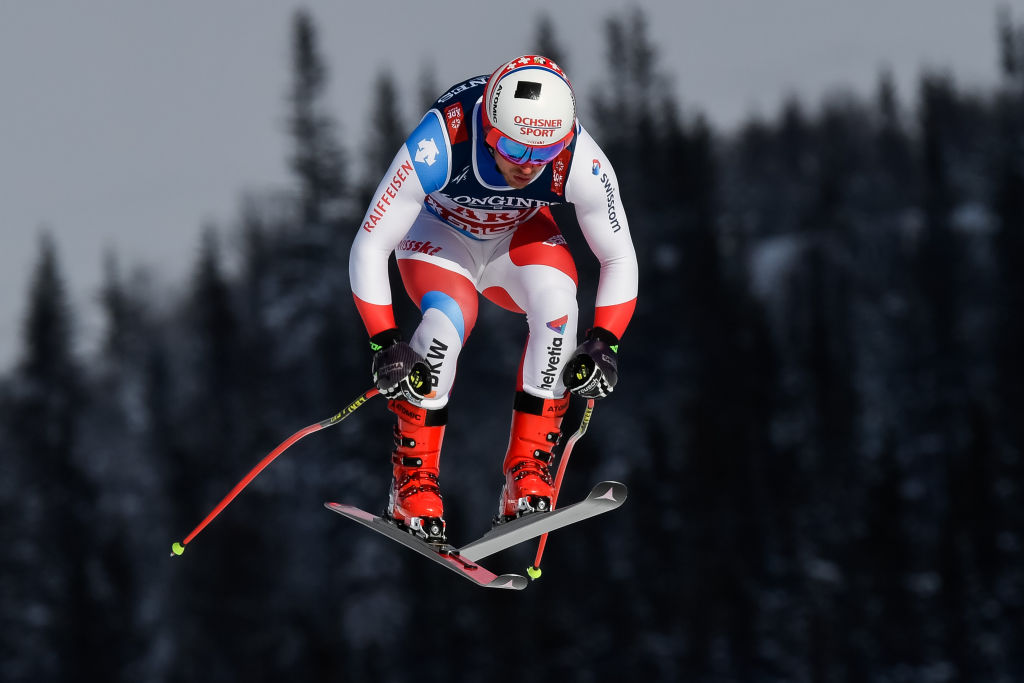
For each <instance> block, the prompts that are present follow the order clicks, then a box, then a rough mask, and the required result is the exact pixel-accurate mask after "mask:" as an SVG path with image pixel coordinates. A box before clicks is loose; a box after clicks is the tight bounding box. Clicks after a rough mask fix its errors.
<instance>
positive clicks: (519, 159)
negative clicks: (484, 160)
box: [494, 137, 565, 164]
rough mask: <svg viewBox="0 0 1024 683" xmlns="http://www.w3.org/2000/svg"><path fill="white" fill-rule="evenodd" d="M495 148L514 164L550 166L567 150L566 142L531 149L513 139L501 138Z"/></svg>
mask: <svg viewBox="0 0 1024 683" xmlns="http://www.w3.org/2000/svg"><path fill="white" fill-rule="evenodd" d="M494 147H495V149H497V150H498V153H499V154H501V156H503V157H505V158H506V159H508V160H509V161H511V162H512V163H514V164H550V163H551V162H552V161H554V159H555V157H557V156H558V155H559V154H560V153H561V152H562V150H563V149H565V141H562V142H558V143H555V144H553V145H549V146H547V147H530V146H529V145H524V144H523V143H521V142H516V141H515V140H513V139H511V138H506V137H500V138H498V140H497V142H496V144H495V145H494Z"/></svg>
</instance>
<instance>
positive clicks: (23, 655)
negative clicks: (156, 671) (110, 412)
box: [4, 233, 111, 680]
mask: <svg viewBox="0 0 1024 683" xmlns="http://www.w3.org/2000/svg"><path fill="white" fill-rule="evenodd" d="M73 335H74V332H73V321H72V314H71V310H70V305H69V302H68V298H67V294H66V289H65V285H64V279H63V275H62V274H61V270H60V265H59V262H58V258H57V249H56V245H55V243H54V241H53V238H52V236H51V235H50V234H49V233H44V234H43V235H42V237H41V239H40V254H39V260H38V262H37V265H36V267H35V271H34V273H33V276H32V283H31V287H30V290H29V300H28V307H27V314H26V317H25V323H24V328H23V331H22V354H21V360H20V362H19V364H18V367H17V370H16V372H15V376H14V378H13V386H14V391H13V395H12V397H11V400H10V403H9V405H7V406H5V408H6V409H5V411H4V417H5V419H6V420H8V423H7V432H8V434H10V436H11V440H10V443H9V449H10V450H9V451H8V453H9V456H7V457H10V458H11V459H12V460H11V462H10V467H11V474H12V475H13V476H15V477H17V478H18V482H17V489H16V493H17V496H18V497H17V499H16V506H17V508H16V509H17V511H18V514H16V515H13V516H10V517H8V516H5V521H4V525H5V526H6V525H8V524H10V525H11V527H12V529H16V531H15V534H16V539H17V542H16V544H15V546H14V547H15V548H17V556H18V557H20V558H21V561H22V562H25V563H26V564H24V565H22V566H20V567H15V568H14V576H13V577H4V578H5V579H9V580H10V581H11V583H8V581H6V580H5V581H4V584H5V590H11V591H12V592H13V593H14V594H15V595H16V596H17V599H16V601H15V604H16V607H15V609H14V611H13V612H11V613H10V614H11V616H12V618H13V619H14V620H15V621H16V623H15V624H12V625H9V626H5V630H6V632H7V633H9V634H17V637H18V645H17V652H16V654H15V659H14V660H13V662H12V663H11V664H9V665H5V666H8V667H9V668H10V669H12V670H13V671H15V673H16V675H15V677H14V678H13V679H12V680H19V679H20V680H44V679H45V680H67V679H70V678H73V677H74V676H75V675H76V674H77V673H79V672H81V671H83V670H87V669H88V670H91V671H96V670H97V669H99V670H100V671H102V674H101V675H102V676H103V677H104V678H109V675H110V674H111V671H110V670H109V669H108V668H107V666H108V665H109V661H108V660H106V658H105V657H100V658H96V651H97V650H98V649H100V647H101V645H100V643H98V642H97V640H96V634H97V633H98V632H99V630H98V629H95V628H93V624H94V623H95V622H97V621H99V620H101V618H102V617H101V615H100V614H98V613H97V611H96V609H95V600H94V599H93V596H92V595H91V594H90V582H89V580H88V579H87V574H88V573H89V572H90V571H91V569H92V566H93V554H92V552H91V549H90V545H89V540H90V537H91V533H90V529H89V524H90V523H91V521H92V520H94V519H95V500H96V493H95V487H94V484H93V482H92V481H91V480H90V478H89V476H88V473H87V472H86V471H85V469H84V468H83V466H82V464H81V463H80V461H79V456H80V454H79V452H78V431H79V429H78V415H79V413H80V412H81V411H82V410H83V408H84V407H85V406H84V400H85V393H84V380H83V377H82V374H81V370H80V369H79V366H78V362H77V360H76V358H75V353H74V336H73ZM5 459H6V458H5ZM8 502H9V501H8ZM5 507H7V506H6V505H5ZM5 614H8V613H7V612H6V608H5ZM93 660H95V664H94V663H93Z"/></svg>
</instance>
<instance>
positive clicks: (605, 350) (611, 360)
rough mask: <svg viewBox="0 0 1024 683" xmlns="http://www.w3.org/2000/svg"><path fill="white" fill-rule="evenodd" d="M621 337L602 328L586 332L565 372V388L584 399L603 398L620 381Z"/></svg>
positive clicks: (563, 377) (563, 376) (563, 374)
mask: <svg viewBox="0 0 1024 683" xmlns="http://www.w3.org/2000/svg"><path fill="white" fill-rule="evenodd" d="M618 351H619V339H618V337H616V336H615V335H614V334H612V333H611V332H609V331H608V330H606V329H604V328H603V327H595V328H594V329H592V330H589V331H587V336H586V337H585V338H584V340H583V343H582V344H580V345H579V346H578V347H576V350H575V351H573V354H572V356H571V357H570V358H569V361H568V362H567V363H566V364H565V370H564V371H563V372H562V382H564V383H565V387H566V388H567V389H568V390H569V391H571V392H572V393H574V394H576V395H577V396H582V397H583V398H604V397H605V396H607V395H608V394H610V393H612V390H613V389H614V388H615V383H616V382H618V381H619V353H618Z"/></svg>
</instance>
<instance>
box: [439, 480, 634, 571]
mask: <svg viewBox="0 0 1024 683" xmlns="http://www.w3.org/2000/svg"><path fill="white" fill-rule="evenodd" d="M627 495H628V491H627V489H626V485H625V484H620V483H619V482H617V481H602V482H601V483H599V484H597V485H596V486H594V488H593V489H591V491H590V493H589V494H588V495H587V497H586V498H584V499H583V500H581V501H579V502H578V503H573V504H572V505H567V506H565V507H563V508H555V509H554V510H552V511H551V512H543V513H534V514H531V515H526V516H525V517H520V518H519V519H514V520H512V521H510V522H504V523H502V524H499V525H498V526H496V527H494V528H493V529H491V530H490V531H488V532H487V533H486V534H484V535H483V536H481V537H480V538H478V539H477V540H475V541H473V542H472V543H469V544H467V545H464V546H463V547H461V548H459V554H460V555H461V556H462V559H464V560H468V561H469V562H476V561H477V560H479V559H482V558H484V557H488V556H489V555H493V554H494V553H497V552H499V551H502V550H505V549H506V548H511V547H512V546H514V545H518V544H519V543H522V542H523V541H528V540H530V539H531V538H536V537H537V536H541V535H543V534H546V533H548V532H549V531H554V530H555V529H560V528H562V527H564V526H568V525H570V524H575V523H576V522H581V521H583V520H584V519H588V518H590V517H594V516H596V515H600V514H603V513H605V512H609V511H611V510H614V509H615V508H617V507H619V506H620V505H622V504H623V503H624V502H625V501H626V496H627Z"/></svg>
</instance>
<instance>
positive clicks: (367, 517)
mask: <svg viewBox="0 0 1024 683" xmlns="http://www.w3.org/2000/svg"><path fill="white" fill-rule="evenodd" d="M324 506H325V507H326V508H327V509H328V510H333V511H334V512H337V513H338V514H339V515H341V516H343V517H347V518H349V519H351V520H354V521H356V522H359V523H360V524H362V525H363V526H366V527H369V528H370V529H373V530H374V531H376V532H377V533H379V534H382V535H384V536H387V537H388V538H390V539H391V540H393V541H398V542H399V543H401V544H402V545H404V546H405V547H406V548H409V549H411V550H415V551H416V552H417V553H419V554H420V555H423V556H424V557H427V558H430V559H431V560H433V561H434V562H437V563H438V564H439V565H441V566H442V567H445V568H447V569H450V570H451V571H453V572H455V573H456V574H458V575H459V576H462V577H463V578H465V579H468V580H470V581H472V582H473V583H475V584H476V585H478V586H483V587H484V588H504V589H508V590H523V589H524V588H526V585H527V584H528V583H529V581H527V579H526V577H525V576H520V575H519V574H502V575H500V576H498V575H497V574H494V573H493V572H491V571H488V570H487V569H485V568H484V567H481V566H480V565H478V564H476V563H475V561H473V560H469V559H467V558H465V557H463V556H462V554H461V553H460V552H459V550H458V549H457V548H455V547H453V546H450V545H433V544H430V543H427V542H426V541H424V540H422V539H420V538H418V537H416V536H413V535H412V534H410V533H409V532H408V531H405V530H404V529H400V528H398V526H397V525H396V524H394V523H393V522H389V521H387V520H385V519H383V518H381V517H378V516H377V515H374V514H371V513H369V512H366V511H365V510H360V509H359V508H357V507H353V506H351V505H344V504H342V503H324Z"/></svg>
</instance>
